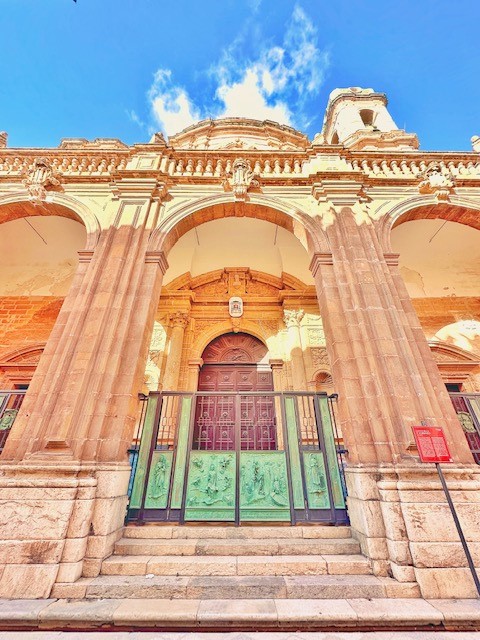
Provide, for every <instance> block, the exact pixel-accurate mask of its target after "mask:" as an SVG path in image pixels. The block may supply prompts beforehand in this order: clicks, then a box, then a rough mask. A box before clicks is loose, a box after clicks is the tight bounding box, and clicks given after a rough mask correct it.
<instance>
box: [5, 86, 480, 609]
mask: <svg viewBox="0 0 480 640" xmlns="http://www.w3.org/2000/svg"><path fill="white" fill-rule="evenodd" d="M2 145H3V146H2V148H0V222H1V227H0V247H1V253H0V262H1V269H0V296H1V303H0V388H1V389H2V391H1V392H0V412H1V413H0V426H1V430H0V436H1V443H0V444H1V445H2V446H3V452H2V454H1V457H0V468H1V475H0V501H1V502H0V504H1V509H2V518H1V521H0V540H1V542H0V554H1V559H0V564H1V565H2V572H1V573H0V597H16V598H18V597H25V598H42V597H43V598H44V597H48V596H53V597H67V598H68V597H73V598H81V597H85V596H87V597H109V594H112V593H114V594H116V595H117V596H118V594H119V593H121V594H122V595H121V597H123V596H130V597H135V594H136V593H139V592H140V591H141V593H142V594H144V596H143V597H145V593H147V592H148V587H146V586H145V584H148V579H147V578H145V575H146V574H147V573H148V574H151V573H153V574H158V577H156V578H155V585H154V586H155V589H156V590H155V589H154V587H153V586H152V587H151V588H152V589H153V591H152V593H153V594H154V597H159V598H162V597H165V598H170V597H173V596H175V597H179V596H178V593H177V592H174V591H172V589H174V586H172V585H173V582H172V581H174V580H177V582H178V581H179V580H180V581H181V580H187V579H188V580H193V582H191V583H188V584H189V585H190V584H191V585H193V586H191V587H190V586H188V585H187V586H186V587H185V584H187V583H185V584H184V583H183V582H182V585H184V587H185V589H186V590H184V591H183V592H182V593H183V597H186V598H187V599H188V597H190V598H191V597H197V596H198V597H206V598H211V597H219V595H218V594H219V593H223V594H224V596H223V597H227V598H228V597H241V595H242V594H243V593H244V592H242V591H241V586H238V590H237V591H235V588H236V586H235V585H236V583H235V580H236V579H237V578H238V577H239V575H243V576H248V575H250V576H251V575H254V576H255V577H256V582H255V584H256V585H257V587H258V590H257V591H255V589H253V591H251V592H250V593H251V594H253V595H251V596H248V597H266V596H265V593H268V594H270V595H269V596H268V597H272V593H274V595H275V593H276V592H275V589H280V591H281V589H284V587H285V584H287V587H288V578H286V577H285V576H289V575H290V576H292V575H293V576H296V580H297V582H296V583H295V584H296V585H297V586H296V589H297V591H296V592H295V593H296V595H293V596H292V595H290V597H297V598H305V597H307V598H312V597H318V596H312V589H316V590H317V591H316V592H315V593H317V594H318V593H319V591H318V589H319V585H320V586H321V585H322V584H323V583H322V579H323V578H324V577H325V575H326V574H330V576H329V577H330V578H332V580H333V581H334V576H338V577H339V578H340V577H341V578H342V579H343V580H344V582H343V583H342V582H340V583H339V584H343V585H344V586H343V588H344V589H346V590H347V592H349V593H352V594H354V595H357V596H365V597H379V594H380V596H383V597H417V596H420V595H423V596H424V597H442V598H444V597H445V598H449V597H467V598H468V597H474V596H475V589H474V586H473V582H472V579H471V576H470V573H469V571H468V569H467V567H466V562H465V560H464V557H463V554H462V550H461V546H460V543H459V542H458V537H457V534H456V531H455V528H454V525H453V522H451V518H450V515H449V512H448V507H447V505H446V502H445V499H444V496H443V493H442V491H441V488H440V485H439V481H438V477H437V475H436V470H435V467H434V466H433V465H429V464H422V463H420V462H419V457H418V451H417V449H416V446H415V442H414V439H413V434H412V426H414V425H436V426H441V427H443V429H444V431H445V433H446V437H447V441H448V445H449V448H450V452H451V455H452V459H453V462H452V463H449V464H446V465H445V476H446V478H447V482H448V483H449V485H450V487H451V488H452V490H453V495H454V499H455V501H456V505H457V508H458V511H459V514H460V517H461V520H462V524H463V526H464V529H465V532H466V536H467V539H468V540H469V541H470V542H471V545H472V550H473V553H474V556H475V558H476V559H477V560H478V559H479V558H480V522H479V509H478V502H479V501H480V493H479V491H478V489H479V486H480V485H479V471H480V468H479V466H478V463H480V435H479V433H480V278H479V276H480V260H479V257H480V242H479V236H480V231H479V229H480V157H479V154H478V149H477V151H476V152H475V151H473V152H425V151H421V150H419V145H418V140H417V137H416V135H415V134H411V133H407V132H405V131H403V130H401V129H398V127H397V126H396V124H395V122H394V121H393V119H392V117H391V116H390V114H389V111H388V109H387V100H386V97H385V95H383V94H381V93H376V92H374V91H373V90H371V89H360V88H351V89H338V90H336V91H334V92H333V93H332V94H331V96H330V100H329V103H328V106H327V109H326V114H325V119H324V124H323V129H322V131H321V133H319V134H318V135H316V136H315V137H314V139H313V140H312V141H311V140H309V139H308V138H307V137H306V136H305V135H304V134H302V133H300V132H299V131H296V130H294V129H292V128H291V127H288V126H284V125H279V124H277V123H275V122H270V121H264V122H260V121H256V120H248V119H244V118H228V119H223V120H205V121H202V122H200V123H198V124H196V125H193V126H191V127H189V128H187V129H185V130H184V131H182V132H180V133H178V134H177V135H175V136H173V137H172V138H170V139H169V140H168V141H166V140H165V139H164V137H163V136H162V135H161V134H155V135H154V136H153V138H152V139H151V140H150V142H148V143H141V144H135V145H133V146H128V145H126V144H123V143H122V142H121V141H120V140H116V139H106V138H98V139H96V140H94V141H88V140H85V139H76V138H68V139H64V140H62V141H61V144H60V145H59V146H58V147H57V148H53V149H13V148H9V147H7V144H6V135H3V137H2ZM27 389H28V390H27ZM131 463H132V464H133V467H134V469H135V477H133V475H132V473H131ZM345 488H346V491H345ZM346 494H348V497H347V498H346V503H347V505H345V499H344V497H345V495H346ZM129 496H130V500H129ZM346 506H347V507H348V516H347V512H346V508H345V507H346ZM127 508H128V511H127ZM126 514H128V517H127V525H126V526H125V517H126ZM347 517H348V518H349V521H348V519H347ZM139 522H148V523H152V524H151V525H149V526H145V527H138V526H137V524H138V523H139ZM259 522H261V523H263V524H265V523H270V525H269V526H268V527H267V528H263V529H262V528H261V527H260V526H255V523H257V525H258V523H259ZM348 522H349V524H348ZM198 523H203V525H204V526H202V527H199V526H198ZM327 524H330V525H332V524H334V525H338V526H336V527H327V526H325V525H327ZM194 525H196V526H194ZM211 525H215V526H211ZM235 525H236V526H235ZM289 525H295V526H289ZM262 532H263V533H262ZM302 536H303V537H302ZM145 538H146V539H147V540H146V541H145ZM252 538H254V539H255V540H254V541H253V542H251V539H252ZM165 539H166V540H167V542H168V543H169V544H166V543H165ZM193 539H195V540H194V541H195V545H196V546H195V545H193V547H192V545H190V547H191V548H190V547H189V549H190V550H186V545H187V543H188V541H189V540H193ZM216 539H217V542H218V539H220V542H218V545H217V547H218V546H220V547H222V545H221V544H220V543H221V542H222V541H223V544H224V546H223V551H222V549H220V550H218V548H217V550H216V551H215V550H214V548H215V544H214V542H212V540H213V541H215V540H216ZM285 539H287V540H290V541H291V544H290V547H289V549H287V550H284V551H283V552H282V550H281V547H282V545H281V542H279V541H281V540H285ZM142 541H143V543H142ZM175 541H176V542H175ZM245 541H247V542H245ZM248 541H250V542H251V544H250V547H249V548H248V549H247V547H248V544H247V543H248ZM302 541H303V542H302ZM329 541H330V546H331V548H330V550H328V549H327V547H328V544H329ZM342 541H343V542H342ZM148 542H149V544H150V546H148V544H146V543H148ZM176 543H178V544H176ZM142 544H144V545H145V544H146V546H147V547H148V549H147V550H143V551H140V553H143V554H144V555H143V556H141V558H143V560H142V561H140V560H138V558H137V560H136V559H135V558H136V556H135V553H137V554H138V545H140V546H141V545H142ZM192 544H193V543H192ZM201 544H204V546H205V545H207V547H208V544H211V546H210V547H209V549H210V550H208V549H207V550H205V548H204V549H203V552H202V551H199V549H200V547H201ZM227 544H228V545H229V546H231V547H232V548H233V551H232V550H231V549H230V550H227V548H226V546H225V545H227ZM295 544H296V545H297V546H296V547H295V549H293V546H295ZM335 544H337V547H335ZM135 545H137V551H135ZM155 545H156V546H155ZM162 545H163V546H162ZM182 545H183V546H182ZM199 545H200V546H199ZM212 545H213V546H212ZM262 545H263V547H262ZM269 545H270V546H269ZM292 545H293V546H292ZM302 545H303V546H302ZM308 545H310V546H308ZM312 545H314V547H315V548H314V549H313V550H312ZM322 545H323V547H322ZM325 545H326V546H325ZM332 545H333V547H332ZM342 545H343V546H342ZM154 547H155V548H154ZM240 547H241V548H240ZM270 547H271V553H269V549H270ZM287 547H288V545H287ZM307 547H308V548H307ZM142 548H143V547H142ZM332 548H336V549H337V551H335V550H334V551H333V555H331V557H330V556H329V554H332ZM212 549H213V550H212ZM255 549H256V550H255ZM259 549H260V551H259ZM315 549H316V551H315ZM322 549H323V551H322ZM114 550H116V555H112V553H113V552H114ZM199 553H200V554H202V553H203V555H208V554H213V555H214V556H215V563H214V564H215V567H216V568H215V570H214V571H213V570H212V568H211V565H209V564H208V562H207V563H205V562H204V563H203V564H201V563H200V562H198V563H197V564H195V563H194V562H193V560H192V562H190V565H189V567H190V568H188V567H187V568H185V565H184V564H183V565H182V564H181V563H182V562H183V561H184V560H185V558H184V555H185V554H186V555H187V557H190V556H193V557H194V559H196V560H198V557H197V555H198V554H199ZM232 553H234V554H235V557H236V558H237V562H236V564H235V563H234V565H232V563H231V562H230V558H231V554H232ZM256 553H261V554H263V556H262V563H259V562H258V556H256V555H255V554H256ZM145 554H147V555H148V556H153V558H155V557H157V561H156V564H155V562H153V561H152V560H151V559H150V560H149V561H148V562H147V560H145V559H144V556H145ZM195 554H197V555H195ZM229 554H230V555H229ZM265 556H267V557H268V558H269V562H268V563H267V562H266V561H265ZM313 558H315V562H313ZM190 559H191V558H190ZM203 560H205V558H203ZM142 562H143V565H142ZM152 562H153V564H152ZM212 562H213V561H212ZM179 563H180V564H179ZM193 565H195V567H194V568H192V566H193ZM313 565H315V566H313ZM202 566H203V567H204V568H203V569H202ZM222 566H223V567H225V569H224V572H223V574H222V570H221V567H222ZM182 567H183V568H182ZM219 567H220V569H219ZM232 567H233V568H232ZM212 573H213V574H214V575H215V578H213V577H211V575H212ZM122 574H127V575H128V574H131V575H132V576H135V577H134V578H131V579H130V582H128V584H126V583H125V581H124V582H123V583H121V582H115V580H116V579H119V577H120V578H123V576H122ZM305 574H309V575H308V576H307V577H308V579H309V580H310V582H308V580H307V581H306V582H302V580H303V579H304V578H305ZM312 574H314V576H313V577H312ZM352 574H356V575H355V578H356V580H357V581H356V582H352V583H351V584H350V583H349V582H348V579H349V577H350V576H352ZM177 575H180V576H182V575H183V576H185V577H184V578H176V577H175V578H173V577H172V576H177ZM195 576H196V578H195ZM208 576H210V582H208V581H207V582H205V580H206V577H208ZM272 576H275V578H273V577H272ZM194 578H195V579H196V580H197V582H196V583H195V582H194ZM146 580H147V583H146V582H145V581H146ZM201 580H204V582H203V583H202V582H201ZM282 580H283V581H284V582H281V581H282ZM315 580H317V582H315ZM162 581H163V582H162ZM169 581H170V582H169ZM198 581H200V582H198ZM222 581H223V582H222ZM262 581H263V582H262ZM275 581H276V582H275ZM279 581H280V582H279ZM285 581H286V582H285ZM362 581H363V582H362ZM178 584H179V583H178ZM239 584H240V583H239ZM330 584H333V583H332V582H330ZM119 585H123V587H122V588H123V591H122V588H121V587H120V586H119ZM195 585H196V586H195ZM225 585H227V586H225ZM259 585H260V586H259ZM279 585H280V586H279ZM309 585H310V586H309ZM177 586H178V585H177ZM175 588H177V587H175ZM182 588H183V587H182ZM190 588H191V589H193V591H191V590H190V591H189V589H190ZM128 589H130V591H128ZM195 589H197V590H196V591H195ZM229 589H230V591H229ZM262 589H263V591H262ZM309 589H310V591H309ZM349 589H350V591H348V590H349ZM272 590H273V591H272ZM280 591H279V592H278V593H280ZM192 593H193V594H194V595H193V596H192ZM278 593H277V596H278V597H285V596H284V595H278ZM282 593H284V592H283V591H282ZM291 593H292V592H291ZM172 594H173V595H172ZM185 594H186V595H185ZM189 594H190V595H189ZM198 594H200V595H198ZM212 594H213V595H212ZM225 594H227V595H225ZM228 594H230V596H229V595H228ZM239 594H240V596H239ZM262 594H263V595H262ZM372 594H373V596H372ZM147 597H151V594H150V592H148V595H147Z"/></svg>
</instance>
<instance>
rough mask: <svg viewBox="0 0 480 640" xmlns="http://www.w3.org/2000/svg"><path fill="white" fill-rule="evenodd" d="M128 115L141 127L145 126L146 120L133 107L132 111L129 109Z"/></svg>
mask: <svg viewBox="0 0 480 640" xmlns="http://www.w3.org/2000/svg"><path fill="white" fill-rule="evenodd" d="M127 116H128V117H129V118H130V120H131V121H132V122H134V123H135V124H138V126H139V127H140V128H141V129H143V128H145V122H143V120H142V119H141V118H140V116H139V115H138V114H137V112H136V111H134V110H133V109H131V110H130V111H128V109H127Z"/></svg>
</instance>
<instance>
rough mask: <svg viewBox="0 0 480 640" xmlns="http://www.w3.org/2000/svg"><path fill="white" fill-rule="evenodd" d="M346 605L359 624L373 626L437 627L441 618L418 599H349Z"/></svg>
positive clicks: (435, 611)
mask: <svg viewBox="0 0 480 640" xmlns="http://www.w3.org/2000/svg"><path fill="white" fill-rule="evenodd" d="M348 604H349V605H350V606H351V607H352V609H353V610H354V611H355V613H356V614H357V617H358V620H359V622H361V621H365V622H366V621H369V622H371V623H372V624H375V626H377V627H380V626H382V624H384V625H385V626H390V627H391V626H394V625H395V626H396V625H399V626H401V625H402V624H406V625H411V624H412V623H418V624H420V623H424V624H429V625H438V624H441V622H442V621H443V616H442V614H441V613H440V611H438V610H437V609H435V607H433V606H432V605H431V604H429V603H428V602H425V600H420V599H410V600H402V599H400V598H398V599H396V600H388V599H368V600H363V599H361V598H359V599H355V600H353V599H349V600H348Z"/></svg>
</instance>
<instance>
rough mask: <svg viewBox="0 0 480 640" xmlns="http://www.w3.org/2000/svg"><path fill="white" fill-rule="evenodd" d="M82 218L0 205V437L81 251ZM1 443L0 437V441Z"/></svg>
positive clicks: (51, 208)
mask: <svg viewBox="0 0 480 640" xmlns="http://www.w3.org/2000/svg"><path fill="white" fill-rule="evenodd" d="M86 243H87V231H86V228H85V225H84V224H83V221H82V218H81V217H80V216H79V215H78V214H76V213H75V212H74V211H73V210H71V209H68V208H67V207H64V206H61V205H50V204H45V203H41V204H39V205H38V206H34V205H33V204H32V203H31V202H16V203H9V204H4V205H1V206H0V310H1V314H2V320H3V321H2V322H0V431H1V432H2V434H3V436H5V437H4V439H5V438H6V435H7V434H8V432H9V430H10V428H11V426H12V424H13V420H14V418H15V416H16V413H17V412H18V409H19V408H20V405H21V403H22V401H23V397H24V395H25V392H26V390H27V389H28V387H29V384H30V381H31V379H32V377H33V374H34V372H35V370H36V368H37V366H38V363H39V361H40V358H41V355H42V352H43V348H44V346H45V343H46V342H47V340H48V338H49V336H50V333H51V331H52V329H53V326H54V324H55V322H56V319H57V316H58V314H59V312H60V309H61V306H62V304H63V300H64V299H65V296H66V295H67V293H68V291H69V289H70V285H71V282H72V279H73V276H74V274H75V271H76V269H77V266H78V251H80V250H82V249H84V248H85V245H86ZM0 439H1V438H0Z"/></svg>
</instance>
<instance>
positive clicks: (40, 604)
mask: <svg viewBox="0 0 480 640" xmlns="http://www.w3.org/2000/svg"><path fill="white" fill-rule="evenodd" d="M53 602H55V600H48V599H42V600H28V599H21V600H0V622H18V621H21V622H26V623H29V622H36V621H37V620H38V618H39V615H40V612H41V611H43V610H44V609H46V608H47V607H48V606H49V605H50V604H52V603H53Z"/></svg>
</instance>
